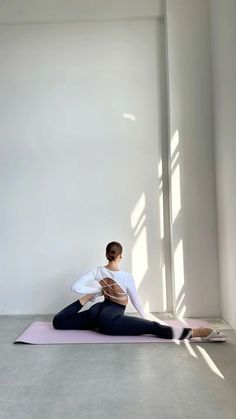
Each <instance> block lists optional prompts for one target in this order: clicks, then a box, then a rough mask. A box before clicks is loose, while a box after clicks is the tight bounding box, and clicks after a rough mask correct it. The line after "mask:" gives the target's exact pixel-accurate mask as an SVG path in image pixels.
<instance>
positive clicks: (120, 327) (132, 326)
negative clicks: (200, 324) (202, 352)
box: [52, 299, 192, 340]
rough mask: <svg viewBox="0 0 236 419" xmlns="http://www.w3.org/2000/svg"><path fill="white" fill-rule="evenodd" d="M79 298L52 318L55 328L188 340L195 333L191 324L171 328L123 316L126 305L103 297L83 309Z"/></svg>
mask: <svg viewBox="0 0 236 419" xmlns="http://www.w3.org/2000/svg"><path fill="white" fill-rule="evenodd" d="M82 307H83V305H82V304H81V303H80V301H79V300H77V301H74V302H73V303H72V304H70V305H68V306H67V307H65V308H64V309H63V310H61V311H60V312H59V313H57V314H56V315H55V316H54V318H53V321H52V324H53V327H54V328H55V329H61V330H68V329H73V330H97V331H98V332H100V333H103V334H106V335H143V334H152V335H155V336H158V337H159V338H162V339H180V340H182V339H186V338H189V337H191V336H192V329H191V328H188V327H172V326H166V325H162V324H160V323H158V322H156V321H152V320H146V319H142V318H139V317H134V316H126V315H124V312H125V306H123V305H121V304H117V303H115V302H113V301H109V300H106V299H105V300H104V301H102V302H99V303H96V304H94V305H92V306H91V307H90V308H89V309H88V310H84V311H81V312H80V310H81V308H82Z"/></svg>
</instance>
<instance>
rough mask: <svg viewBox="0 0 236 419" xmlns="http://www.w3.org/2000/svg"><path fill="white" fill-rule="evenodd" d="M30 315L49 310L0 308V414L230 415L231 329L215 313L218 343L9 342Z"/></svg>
mask: <svg viewBox="0 0 236 419" xmlns="http://www.w3.org/2000/svg"><path fill="white" fill-rule="evenodd" d="M166 316H167V317H166ZM166 316H161V315H159V314H158V318H159V319H165V318H168V316H170V317H171V315H166ZM34 320H45V321H50V320H52V315H48V316H43V315H38V316H35V315H34V316H26V315H21V316H0V348H1V349H0V377H1V378H0V418H1V419H36V418H37V419H44V418H50V419H54V418H57V419H61V418H66V419H72V418H73V419H74V418H82V419H95V418H99V419H100V418H101V419H118V418H119V419H121V418H122V419H126V418H127V419H128V418H129V419H132V418H133V419H134V418H135V419H144V418H150V419H151V418H153V419H154V418H155V419H188V418H191V419H198V418H201V419H208V418H211V419H213V418H214V419H223V418H224V419H235V417H236V398H235V396H236V332H235V331H234V330H232V329H230V328H229V326H228V325H227V324H225V323H224V322H222V321H221V320H217V319H214V321H213V319H211V320H212V321H213V324H214V326H215V325H217V327H218V328H222V329H226V333H227V337H228V340H227V342H225V343H200V344H196V343H194V344H191V345H190V344H189V345H187V344H186V343H184V342H182V343H181V344H179V345H178V344H176V343H159V344H158V343H157V344H150V343H140V344H107V345H105V344H92V345H91V344H83V345H76V344H74V345H68V344H67V345H47V346H46V345H25V344H22V345H21V344H18V345H14V344H13V340H14V339H15V338H16V337H17V336H18V335H19V334H20V333H21V332H22V331H23V330H24V329H25V328H26V327H27V326H29V325H30V324H31V322H32V321H34ZM208 320H209V319H208Z"/></svg>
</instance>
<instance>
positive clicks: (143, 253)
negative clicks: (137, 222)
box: [132, 227, 148, 288]
mask: <svg viewBox="0 0 236 419" xmlns="http://www.w3.org/2000/svg"><path fill="white" fill-rule="evenodd" d="M147 270H148V252H147V229H146V227H143V228H142V230H141V232H140V234H139V236H138V237H137V239H136V242H135V244H134V246H133V249H132V272H133V276H134V278H135V282H136V286H137V288H138V287H139V285H140V284H141V282H142V280H143V278H144V275H145V274H146V272H147Z"/></svg>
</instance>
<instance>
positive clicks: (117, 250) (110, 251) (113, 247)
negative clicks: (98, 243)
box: [106, 242, 123, 262]
mask: <svg viewBox="0 0 236 419" xmlns="http://www.w3.org/2000/svg"><path fill="white" fill-rule="evenodd" d="M122 250H123V248H122V246H121V244H120V243H118V242H111V243H108V245H107V247H106V258H107V259H108V260H109V261H110V262H111V261H112V260H114V259H115V258H116V257H117V256H119V255H121V253H122Z"/></svg>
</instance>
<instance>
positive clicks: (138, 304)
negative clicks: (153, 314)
mask: <svg viewBox="0 0 236 419" xmlns="http://www.w3.org/2000/svg"><path fill="white" fill-rule="evenodd" d="M127 293H128V296H129V298H130V301H131V303H132V304H133V306H134V308H135V309H136V310H137V312H138V313H139V314H140V316H141V317H142V318H143V319H147V320H148V316H147V314H146V313H145V311H144V308H143V304H142V301H141V300H140V298H139V295H138V291H137V288H136V284H135V282H134V278H133V276H132V275H131V274H130V276H129V279H128V284H127Z"/></svg>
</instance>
